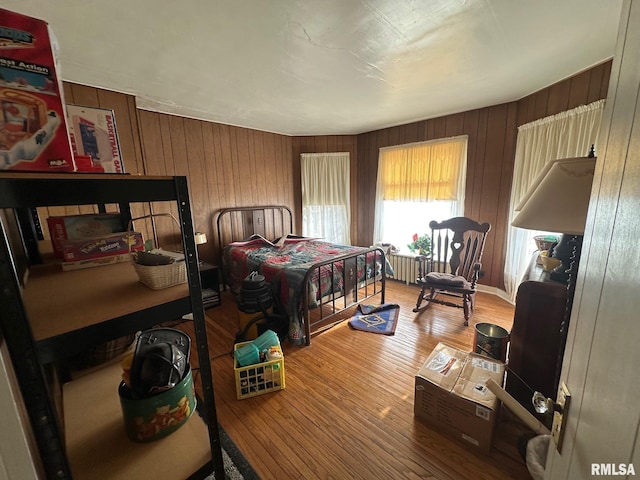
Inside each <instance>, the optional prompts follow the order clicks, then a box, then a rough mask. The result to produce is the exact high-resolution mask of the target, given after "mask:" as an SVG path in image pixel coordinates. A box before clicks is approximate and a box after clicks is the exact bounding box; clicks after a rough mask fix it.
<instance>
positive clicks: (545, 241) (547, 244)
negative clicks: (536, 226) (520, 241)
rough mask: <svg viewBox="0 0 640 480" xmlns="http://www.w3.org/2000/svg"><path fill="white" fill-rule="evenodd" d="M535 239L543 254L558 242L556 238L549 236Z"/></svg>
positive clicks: (539, 236) (540, 236) (538, 236)
mask: <svg viewBox="0 0 640 480" xmlns="http://www.w3.org/2000/svg"><path fill="white" fill-rule="evenodd" d="M533 239H534V240H535V242H536V246H537V247H538V250H540V251H541V252H542V251H544V250H549V249H550V248H551V247H552V246H553V244H554V243H556V242H557V241H558V239H557V238H556V237H553V236H549V235H536V236H535V237H533Z"/></svg>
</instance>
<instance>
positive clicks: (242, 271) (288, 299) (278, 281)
mask: <svg viewBox="0 0 640 480" xmlns="http://www.w3.org/2000/svg"><path fill="white" fill-rule="evenodd" d="M281 243H282V244H281V245H276V246H274V245H273V244H272V243H271V242H268V241H266V240H264V239H261V238H257V239H254V240H251V241H246V242H234V243H231V244H229V245H228V246H226V247H225V248H224V252H223V257H222V258H223V260H222V261H223V272H225V282H226V284H227V285H228V286H229V287H230V289H231V291H232V292H233V293H234V294H236V295H237V294H238V293H239V292H240V288H241V286H242V280H243V279H244V278H246V276H247V275H249V274H250V273H251V272H253V271H257V272H259V273H260V274H261V275H263V276H264V277H265V280H266V281H267V282H269V283H270V285H271V291H272V292H273V295H274V297H275V299H276V300H277V301H278V302H279V303H280V305H281V306H282V307H283V308H284V309H285V311H286V313H287V315H288V316H289V338H290V340H291V341H292V342H294V343H296V344H299V343H302V342H304V333H303V332H304V330H303V325H302V309H303V294H304V278H305V276H306V275H307V272H308V271H309V269H310V268H311V267H312V266H313V265H314V264H317V263H321V262H323V261H327V260H331V259H333V258H335V257H338V256H341V255H347V254H356V253H358V252H365V251H366V250H367V249H366V248H363V247H353V246H347V245H337V244H333V243H328V242H325V241H322V240H317V239H309V238H300V237H295V238H287V239H285V240H283V241H282V242H281ZM365 257H366V259H365ZM374 257H377V258H374ZM356 265H357V279H358V282H362V281H365V280H368V279H372V278H374V277H376V276H377V275H379V274H380V273H381V271H382V262H381V258H380V256H379V252H375V251H373V252H370V253H367V254H366V255H365V254H364V253H363V254H362V255H358V256H357V261H356ZM342 269H343V263H342V262H338V263H337V264H336V266H335V267H333V268H332V267H331V265H327V266H323V267H321V268H320V269H317V268H316V269H314V270H313V273H312V275H311V277H310V279H309V306H310V308H311V307H314V306H316V305H317V302H318V301H319V300H320V299H321V298H323V297H325V296H327V295H330V294H332V293H335V294H340V295H342V293H343V290H344V278H343V274H342ZM318 271H319V273H318ZM318 276H319V277H320V278H319V279H318Z"/></svg>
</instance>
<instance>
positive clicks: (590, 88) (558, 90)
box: [357, 61, 611, 288]
mask: <svg viewBox="0 0 640 480" xmlns="http://www.w3.org/2000/svg"><path fill="white" fill-rule="evenodd" d="M610 69H611V62H610V61H609V62H606V63H604V64H602V65H599V66H596V67H594V68H592V69H590V70H587V71H585V72H583V73H580V74H578V75H575V76H574V77H571V78H569V79H566V80H563V81H561V82H558V83H556V84H554V85H552V86H550V87H548V88H546V89H543V90H541V91H539V92H536V93H534V94H532V95H529V96H527V97H525V98H523V99H521V100H519V101H517V102H510V103H505V104H502V105H495V106H489V107H486V108H481V109H478V110H472V111H468V112H463V113H458V114H454V115H447V116H444V117H439V118H435V119H429V120H423V121H420V122H414V123H410V124H406V125H400V126H396V127H392V128H386V129H382V130H377V131H373V132H369V133H364V134H361V135H358V146H357V152H358V180H357V182H358V187H357V188H358V212H359V216H358V225H357V238H358V241H359V242H360V243H362V244H364V243H368V242H371V241H372V240H373V216H374V203H375V202H374V200H375V187H376V176H377V165H378V152H379V149H380V148H382V147H387V146H391V145H401V144H404V143H411V142H420V141H426V140H433V139H437V138H446V137H453V136H457V135H468V137H469V144H468V151H467V183H466V192H465V215H467V216H470V217H472V218H475V219H477V220H479V221H481V222H490V223H491V225H492V231H491V233H490V235H489V237H488V239H487V244H486V247H485V253H484V259H483V260H484V261H483V271H484V277H483V278H482V279H481V283H483V284H485V285H489V286H493V287H498V288H503V287H504V279H503V268H504V267H503V266H504V259H505V252H506V240H507V239H506V236H507V215H508V208H509V197H510V193H511V180H512V176H513V163H514V157H515V147H516V137H517V127H518V126H519V125H522V124H525V123H528V122H531V121H533V120H537V119H539V118H543V117H546V116H549V115H554V114H556V113H560V112H562V111H565V110H568V109H571V108H575V107H577V106H579V105H584V104H588V103H591V102H593V101H595V100H599V99H601V98H606V94H607V87H608V80H609V73H610ZM586 153H587V152H585V155H586ZM429 220H430V219H428V218H424V219H415V220H414V221H415V223H416V225H419V222H420V221H423V223H424V225H425V228H426V225H427V224H428V222H429Z"/></svg>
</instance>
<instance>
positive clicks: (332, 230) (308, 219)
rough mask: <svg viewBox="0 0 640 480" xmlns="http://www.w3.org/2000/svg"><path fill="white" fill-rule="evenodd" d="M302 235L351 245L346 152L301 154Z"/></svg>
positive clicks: (349, 196) (347, 155) (347, 154)
mask: <svg viewBox="0 0 640 480" xmlns="http://www.w3.org/2000/svg"><path fill="white" fill-rule="evenodd" d="M300 167H301V173H302V235H304V236H309V237H318V238H323V239H325V240H327V241H329V242H333V243H339V244H343V245H350V244H351V234H350V226H351V200H350V198H351V191H350V187H349V170H350V168H349V152H340V153H303V154H301V155H300Z"/></svg>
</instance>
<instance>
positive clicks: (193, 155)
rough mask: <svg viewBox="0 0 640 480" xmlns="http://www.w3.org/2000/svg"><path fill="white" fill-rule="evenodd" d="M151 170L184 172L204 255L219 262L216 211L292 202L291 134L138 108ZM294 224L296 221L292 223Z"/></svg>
mask: <svg viewBox="0 0 640 480" xmlns="http://www.w3.org/2000/svg"><path fill="white" fill-rule="evenodd" d="M138 115H139V121H140V137H141V143H142V151H143V154H144V158H145V169H146V173H147V175H185V176H186V177H187V178H188V181H189V192H190V195H191V207H192V212H193V219H194V226H195V229H196V230H197V231H201V232H204V233H206V235H207V239H208V242H207V244H205V245H201V246H200V247H199V253H200V258H202V259H204V260H206V261H209V262H215V263H217V259H218V258H219V247H218V246H217V245H216V235H215V231H214V226H215V221H216V214H217V211H218V210H220V209H222V208H226V207H235V206H240V205H242V206H253V205H265V204H279V205H287V206H289V207H290V208H293V207H294V201H293V196H294V194H293V192H294V189H295V187H294V183H293V172H294V162H293V161H292V153H291V152H292V140H291V137H288V136H285V135H278V134H274V133H267V132H262V131H258V130H252V129H248V128H241V127H234V126H229V125H222V124H218V123H213V122H205V121H201V120H194V119H189V118H183V117H177V116H174V115H166V114H161V113H154V112H149V111H144V110H140V111H139V112H138ZM294 228H295V226H294Z"/></svg>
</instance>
